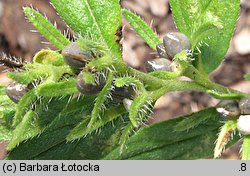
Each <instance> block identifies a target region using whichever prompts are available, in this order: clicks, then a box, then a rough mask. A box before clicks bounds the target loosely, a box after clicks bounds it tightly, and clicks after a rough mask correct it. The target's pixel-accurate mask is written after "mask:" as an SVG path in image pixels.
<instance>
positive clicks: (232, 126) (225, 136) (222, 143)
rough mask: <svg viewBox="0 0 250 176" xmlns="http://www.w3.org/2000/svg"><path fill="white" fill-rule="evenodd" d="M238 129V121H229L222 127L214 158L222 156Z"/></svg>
mask: <svg viewBox="0 0 250 176" xmlns="http://www.w3.org/2000/svg"><path fill="white" fill-rule="evenodd" d="M236 128H237V120H228V121H227V122H226V123H225V124H224V125H223V126H222V127H221V130H220V133H219V136H218V139H217V141H216V145H215V149H214V158H218V157H219V156H220V155H221V153H222V152H223V150H224V149H225V147H226V144H227V143H228V141H229V139H230V137H231V135H233V132H234V131H235V130H236Z"/></svg>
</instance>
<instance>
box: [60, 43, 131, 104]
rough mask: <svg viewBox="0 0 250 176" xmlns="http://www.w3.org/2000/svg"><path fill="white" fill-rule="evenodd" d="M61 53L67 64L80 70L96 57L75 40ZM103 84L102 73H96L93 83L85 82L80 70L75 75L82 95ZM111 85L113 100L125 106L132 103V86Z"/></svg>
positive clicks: (91, 92) (96, 91) (99, 89)
mask: <svg viewBox="0 0 250 176" xmlns="http://www.w3.org/2000/svg"><path fill="white" fill-rule="evenodd" d="M62 55H63V57H64V60H65V62H66V63H67V64H68V65H70V66H71V67H72V68H74V69H76V70H79V71H81V70H82V69H83V68H84V67H85V65H86V64H87V63H88V62H90V61H91V60H93V59H96V58H95V57H94V56H92V55H90V54H88V53H86V52H84V51H83V50H82V49H81V48H80V47H79V46H78V44H77V43H76V42H72V43H70V44H69V45H67V46H66V47H65V48H64V49H63V50H62ZM104 85H105V78H104V77H103V76H102V74H96V78H95V82H94V83H86V82H85V81H84V78H83V73H82V72H80V73H79V74H78V76H77V89H78V91H79V92H80V93H82V94H84V95H93V94H96V93H98V92H100V91H101V90H102V88H103V87H104ZM113 87H114V89H112V90H111V95H112V97H111V98H112V99H113V101H115V102H118V103H123V104H124V106H125V107H129V105H128V104H131V103H132V100H131V99H132V98H133V95H134V94H135V92H134V90H133V88H132V87H131V86H130V87H126V86H125V87H121V88H118V87H116V86H114V85H113ZM125 99H126V100H125Z"/></svg>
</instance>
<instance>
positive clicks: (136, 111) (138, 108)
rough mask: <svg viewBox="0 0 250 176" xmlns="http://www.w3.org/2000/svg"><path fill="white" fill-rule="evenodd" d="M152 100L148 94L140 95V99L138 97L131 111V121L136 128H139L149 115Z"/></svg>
mask: <svg viewBox="0 0 250 176" xmlns="http://www.w3.org/2000/svg"><path fill="white" fill-rule="evenodd" d="M149 100H150V98H149V96H148V95H147V94H144V95H140V96H139V97H136V98H135V99H134V100H133V102H132V104H131V106H130V109H129V119H130V121H131V124H132V125H133V126H134V127H138V126H139V125H140V124H141V123H142V121H143V120H145V119H144V118H145V117H146V116H147V115H148V113H147V109H150V108H146V107H148V104H150V103H148V102H149Z"/></svg>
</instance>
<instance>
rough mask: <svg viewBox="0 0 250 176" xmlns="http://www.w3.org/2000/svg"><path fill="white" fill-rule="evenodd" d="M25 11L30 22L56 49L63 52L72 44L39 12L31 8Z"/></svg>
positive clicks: (26, 8)
mask: <svg viewBox="0 0 250 176" xmlns="http://www.w3.org/2000/svg"><path fill="white" fill-rule="evenodd" d="M23 11H24V13H25V16H26V17H27V18H28V20H29V21H30V22H31V23H32V24H33V25H34V26H35V27H36V28H37V30H38V31H39V32H40V33H41V34H42V35H43V36H44V37H45V38H46V39H47V40H49V41H50V42H51V43H52V44H53V45H54V46H55V47H57V48H58V49H60V50H61V49H63V48H64V47H65V46H67V45H68V44H69V43H70V41H69V40H68V39H67V38H66V37H65V36H64V35H62V34H61V32H60V31H59V30H58V29H57V28H56V27H55V26H54V25H52V24H51V23H50V22H49V21H48V20H47V19H46V18H45V17H44V16H42V15H41V14H40V13H39V12H37V11H36V10H34V9H32V8H29V7H25V8H24V9H23Z"/></svg>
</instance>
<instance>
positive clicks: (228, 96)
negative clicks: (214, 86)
mask: <svg viewBox="0 0 250 176" xmlns="http://www.w3.org/2000/svg"><path fill="white" fill-rule="evenodd" d="M228 92H229V93H226V94H225V93H220V92H217V91H215V90H207V93H208V94H209V95H211V96H213V97H214V98H217V99H220V100H240V99H241V98H243V97H246V96H248V94H245V93H240V92H239V93H232V92H230V91H229V90H228Z"/></svg>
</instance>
